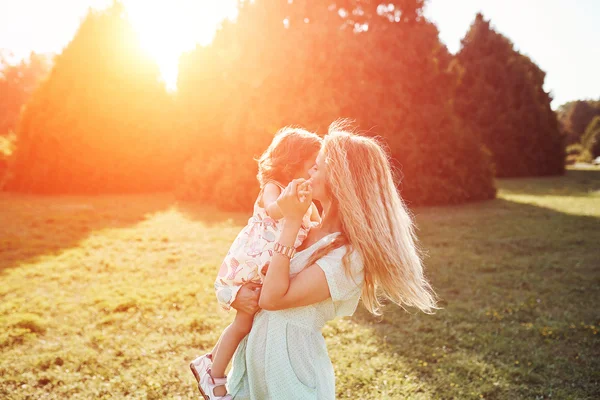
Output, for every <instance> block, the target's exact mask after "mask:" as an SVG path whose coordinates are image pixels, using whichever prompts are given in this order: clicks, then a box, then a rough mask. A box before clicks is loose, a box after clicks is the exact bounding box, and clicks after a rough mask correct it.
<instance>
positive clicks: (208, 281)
mask: <svg viewBox="0 0 600 400" xmlns="http://www.w3.org/2000/svg"><path fill="white" fill-rule="evenodd" d="M499 187H500V193H499V198H498V199H496V200H494V201H490V202H484V203H476V204H467V205H463V206H456V207H433V208H418V209H416V210H414V211H415V214H416V218H417V223H418V226H419V236H420V238H421V241H422V246H423V248H424V249H425V250H426V251H427V253H428V256H427V258H426V265H427V271H428V275H429V277H430V279H431V281H432V283H433V285H434V287H435V288H436V290H437V292H438V294H439V296H440V298H441V305H442V306H443V309H442V310H440V311H438V312H437V313H436V314H435V315H423V314H417V313H406V312H403V311H402V310H399V309H398V308H396V307H393V306H389V307H387V308H386V309H385V313H384V316H383V317H382V318H374V317H371V316H370V315H368V314H367V313H366V312H365V311H364V309H362V308H360V309H359V311H358V312H357V314H356V315H355V316H354V317H353V318H351V319H344V320H338V321H335V322H333V323H330V324H329V325H327V326H326V328H325V330H324V335H325V337H326V340H327V343H328V346H329V352H330V355H331V358H332V360H333V363H334V366H335V369H336V375H337V391H338V398H361V399H403V398H409V399H453V398H455V399H480V398H486V399H536V398H537V399H542V398H553V399H592V398H598V397H599V396H600V386H599V385H600V373H599V371H600V362H599V361H598V360H599V359H600V346H599V339H598V338H599V336H600V335H599V334H598V329H599V325H600V315H599V314H598V312H597V305H598V300H599V299H600V296H599V294H600V289H599V288H600V286H599V283H600V273H599V268H600V265H599V262H600V261H599V260H600V247H599V246H598V243H599V239H600V171H597V170H591V171H574V170H571V171H568V172H567V175H566V176H564V177H554V178H536V179H515V180H502V181H500V182H499ZM174 204H175V203H174V202H173V199H172V198H171V197H170V196H167V195H152V196H104V197H29V196H21V195H12V194H2V195H0V254H1V256H0V276H1V278H0V279H1V281H2V285H1V287H0V299H1V302H0V352H1V358H0V397H1V398H9V399H64V398H74V399H78V398H80V399H90V398H147V399H166V398H182V399H188V398H197V397H198V393H197V389H196V388H195V385H194V383H195V381H194V379H193V377H192V376H191V374H190V373H189V371H188V369H187V368H188V367H187V363H188V361H189V360H190V359H192V358H193V357H194V356H195V355H197V354H199V353H201V352H202V351H203V350H206V349H208V348H210V347H211V346H212V345H213V344H214V342H215V341H216V340H217V338H218V336H219V334H220V332H221V331H222V329H223V328H224V327H225V326H226V325H227V323H228V322H229V321H230V319H231V318H232V315H230V314H227V313H225V312H223V311H221V310H219V309H218V306H217V305H216V301H215V299H214V294H213V290H212V282H213V279H214V274H215V273H216V268H217V266H218V265H219V264H220V262H221V259H222V257H223V256H224V253H225V252H226V251H227V248H228V246H229V245H230V242H231V240H232V239H233V238H234V237H235V235H236V234H237V232H238V231H239V229H240V228H241V226H242V225H243V224H244V223H245V221H246V219H247V217H248V216H247V215H240V214H226V213H220V212H217V211H214V210H210V209H203V208H201V207H192V206H189V205H174Z"/></svg>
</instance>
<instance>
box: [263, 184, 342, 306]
mask: <svg viewBox="0 0 600 400" xmlns="http://www.w3.org/2000/svg"><path fill="white" fill-rule="evenodd" d="M303 181H304V180H303V179H295V180H293V181H292V182H290V184H289V185H288V186H287V187H286V188H285V189H284V190H283V192H282V193H281V195H280V196H279V198H278V199H277V203H278V204H279V207H280V209H281V212H282V213H283V215H284V218H285V219H284V223H283V229H282V231H281V234H280V236H279V243H280V244H281V245H282V246H286V247H292V246H293V245H294V242H295V241H296V236H298V231H299V230H300V226H301V225H302V217H303V216H304V214H305V213H306V211H307V210H308V208H309V207H310V206H311V205H312V190H311V188H310V185H309V186H308V187H303V189H306V190H303V194H304V196H302V200H300V199H299V197H298V185H300V184H301V183H302V182H303ZM328 297H330V293H329V286H328V284H327V279H326V277H325V273H324V272H323V270H321V268H319V266H318V265H311V266H309V267H307V268H305V269H304V270H303V271H302V272H300V273H299V274H298V275H296V277H294V279H292V280H291V281H290V259H289V258H288V257H286V256H284V255H283V254H279V253H277V252H275V254H273V257H272V258H271V264H270V265H269V270H268V271H267V275H266V276H265V279H264V281H263V287H262V290H261V295H260V299H259V301H258V304H259V306H260V307H261V308H264V309H265V310H280V309H283V308H292V307H298V306H303V305H308V304H313V303H318V302H320V301H323V300H325V299H327V298H328Z"/></svg>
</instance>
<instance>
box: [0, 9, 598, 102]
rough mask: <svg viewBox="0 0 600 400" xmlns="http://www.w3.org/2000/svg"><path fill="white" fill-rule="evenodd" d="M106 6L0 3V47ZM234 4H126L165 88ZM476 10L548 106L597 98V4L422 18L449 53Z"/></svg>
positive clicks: (39, 37) (41, 37)
mask: <svg viewBox="0 0 600 400" xmlns="http://www.w3.org/2000/svg"><path fill="white" fill-rule="evenodd" d="M110 3H111V1H110V0H52V1H50V0H0V49H2V50H3V51H7V50H8V51H11V52H12V53H13V54H14V55H15V58H16V59H18V58H21V57H24V56H26V55H27V54H29V52H30V51H32V50H33V51H36V52H42V53H48V52H60V51H61V49H62V48H64V46H66V45H67V44H68V42H69V41H70V39H71V38H72V37H73V34H74V33H75V31H76V30H77V27H78V26H79V23H80V21H81V18H83V16H85V14H86V12H87V10H88V8H89V7H95V8H102V7H106V5H108V4H110ZM234 3H235V1H234V0H145V1H144V0H125V4H126V6H127V7H128V9H129V11H130V13H131V15H132V18H133V19H134V25H135V26H134V27H135V28H136V29H138V31H139V32H140V34H141V37H142V39H143V41H144V43H145V44H146V47H147V50H148V51H149V52H150V53H152V54H153V55H154V56H155V57H156V58H157V61H158V62H159V66H160V68H161V71H162V73H163V76H165V80H166V81H167V83H169V82H171V83H172V82H174V80H175V77H176V74H177V58H178V57H177V56H178V54H179V53H180V52H181V51H186V50H189V49H191V48H193V47H194V46H195V43H196V42H201V43H206V42H207V41H209V40H210V39H211V37H212V33H213V32H214V30H215V29H216V27H217V26H218V24H219V22H220V21H221V20H222V19H223V18H235V10H234V7H233V6H232V4H234ZM478 11H481V12H482V13H483V15H484V16H485V18H486V19H491V22H492V26H493V27H494V28H495V29H496V30H497V31H499V32H500V33H502V34H504V35H505V36H507V37H508V38H510V39H511V40H512V41H513V43H514V44H515V46H516V48H517V49H518V50H519V51H521V52H522V53H524V54H526V55H528V56H529V57H530V58H531V59H532V60H533V61H535V62H536V63H537V64H538V65H539V66H540V67H541V68H542V69H543V70H544V71H546V73H547V75H546V83H545V89H546V90H547V91H551V93H552V95H553V97H554V101H553V103H552V105H553V107H554V108H556V107H558V106H559V105H560V104H562V103H564V102H566V101H570V100H577V99H586V98H600V74H599V73H598V71H600V43H599V39H600V22H599V21H600V0H429V2H428V5H427V8H426V10H425V14H426V16H427V17H428V18H429V19H430V20H432V21H433V22H435V23H436V25H437V26H438V29H439V31H440V39H441V40H442V41H443V42H444V43H445V44H446V45H447V46H448V49H449V50H450V51H451V52H453V53H454V52H456V51H457V50H458V49H459V48H460V39H461V38H462V37H463V36H464V34H465V33H466V31H467V30H468V29H469V25H470V24H471V22H472V21H473V19H474V18H475V14H476V13H477V12H478ZM159 21H161V22H160V23H159ZM164 21H167V23H166V26H165V22H164ZM157 27H159V28H157ZM157 32H159V34H157Z"/></svg>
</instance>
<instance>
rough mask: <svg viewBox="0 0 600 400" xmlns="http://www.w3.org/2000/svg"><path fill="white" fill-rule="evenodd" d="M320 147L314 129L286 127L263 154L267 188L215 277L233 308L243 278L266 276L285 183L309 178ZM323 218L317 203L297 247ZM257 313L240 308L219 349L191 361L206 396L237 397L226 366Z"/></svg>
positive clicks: (221, 296)
mask: <svg viewBox="0 0 600 400" xmlns="http://www.w3.org/2000/svg"><path fill="white" fill-rule="evenodd" d="M320 148H321V138H319V136H317V135H315V134H314V133H310V132H307V131H305V130H302V129H294V128H284V129H282V130H280V131H279V132H278V133H277V134H276V135H275V137H274V139H273V141H272V143H271V144H270V145H269V147H268V148H267V150H266V151H265V152H264V153H263V155H262V156H261V157H260V159H259V160H258V181H259V183H260V186H261V190H260V193H259V194H258V197H257V199H256V202H255V203H254V213H253V215H252V217H251V218H250V219H249V220H248V224H247V225H246V227H245V228H244V229H242V231H241V232H240V233H239V234H238V235H237V237H236V239H235V241H234V242H233V244H232V246H231V248H230V249H229V251H228V252H227V256H226V257H225V260H224V261H223V263H222V264H221V268H220V270H219V274H218V276H217V279H216V281H215V291H216V294H217V300H218V301H219V304H220V305H221V307H222V308H224V309H225V310H229V309H230V308H231V303H232V302H233V301H234V300H235V298H236V295H237V292H238V291H239V289H240V288H241V286H242V285H243V284H245V283H247V282H257V283H261V282H262V279H263V278H264V276H265V274H266V269H267V268H268V266H269V263H270V260H271V256H272V255H273V249H274V247H275V242H276V240H277V239H278V238H279V233H280V229H281V226H282V224H283V221H282V218H283V215H282V214H281V211H280V210H279V206H278V205H277V198H278V197H279V195H280V194H281V191H282V190H283V189H284V188H285V186H284V185H287V184H288V183H289V182H290V181H292V180H293V179H297V178H304V179H308V178H309V175H308V171H309V170H310V168H311V167H312V166H313V165H314V163H315V159H316V157H317V154H318V153H319V150H320ZM319 221H320V217H319V213H318V211H317V208H316V207H315V205H314V204H313V205H312V206H311V207H309V208H308V211H307V212H306V214H305V215H304V218H303V222H302V228H301V229H300V231H299V233H298V236H297V237H296V242H295V244H294V247H298V246H300V245H301V244H302V242H303V241H304V239H306V236H307V234H308V230H309V229H310V227H311V225H312V224H314V223H318V222H319ZM253 319H254V314H248V313H244V312H241V311H237V313H236V315H235V319H234V320H233V322H232V323H231V324H230V325H229V326H228V327H227V328H226V329H225V331H224V332H223V333H222V334H221V337H220V338H219V340H218V342H217V344H216V346H215V348H214V349H213V351H212V352H211V353H208V354H205V355H203V356H201V357H198V358H197V359H195V360H194V361H192V363H191V364H190V368H191V370H192V373H193V374H194V377H195V378H196V380H197V381H198V388H199V389H200V392H201V393H202V395H203V396H204V398H205V399H206V400H212V399H220V400H226V399H231V396H229V395H227V389H226V388H225V384H226V383H227V377H226V376H225V369H226V368H227V365H228V364H229V361H230V360H231V358H232V357H233V353H234V352H235V350H236V348H237V346H238V345H239V343H240V342H241V341H242V339H243V338H244V337H245V336H246V335H247V334H248V333H249V332H250V329H251V328H252V321H253Z"/></svg>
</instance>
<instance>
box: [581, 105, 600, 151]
mask: <svg viewBox="0 0 600 400" xmlns="http://www.w3.org/2000/svg"><path fill="white" fill-rule="evenodd" d="M581 143H582V145H583V147H584V148H585V149H587V150H588V151H589V152H590V154H591V155H592V157H600V116H599V115H597V116H595V117H594V119H593V120H592V121H591V122H590V123H589V124H588V126H587V128H586V130H585V133H584V135H583V137H582V139H581Z"/></svg>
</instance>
